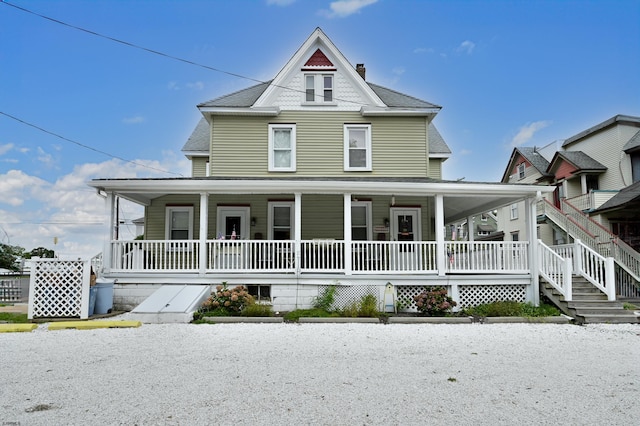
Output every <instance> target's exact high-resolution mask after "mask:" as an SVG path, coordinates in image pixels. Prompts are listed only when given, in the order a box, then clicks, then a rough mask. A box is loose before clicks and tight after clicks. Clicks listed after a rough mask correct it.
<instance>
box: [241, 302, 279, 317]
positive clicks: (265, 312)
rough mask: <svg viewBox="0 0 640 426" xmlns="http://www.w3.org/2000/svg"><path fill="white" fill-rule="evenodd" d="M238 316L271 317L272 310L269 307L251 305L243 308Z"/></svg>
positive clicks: (258, 304)
mask: <svg viewBox="0 0 640 426" xmlns="http://www.w3.org/2000/svg"><path fill="white" fill-rule="evenodd" d="M240 315H242V316H243V317H272V316H273V308H272V307H271V305H264V304H261V303H253V304H251V305H247V306H245V307H244V309H243V310H242V312H241V313H240Z"/></svg>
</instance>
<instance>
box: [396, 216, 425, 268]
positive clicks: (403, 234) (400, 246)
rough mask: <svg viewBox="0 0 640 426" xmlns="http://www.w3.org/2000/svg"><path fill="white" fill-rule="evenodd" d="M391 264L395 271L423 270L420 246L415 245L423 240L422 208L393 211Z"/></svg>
mask: <svg viewBox="0 0 640 426" xmlns="http://www.w3.org/2000/svg"><path fill="white" fill-rule="evenodd" d="M389 232H390V233H391V241H394V242H393V243H392V246H391V250H390V255H391V256H390V257H391V259H390V263H391V267H392V268H393V269H394V270H400V271H414V270H419V269H421V268H422V261H421V256H420V246H419V245H418V244H415V242H416V241H420V240H421V239H422V238H421V224H420V208H417V207H416V208H392V209H391V229H390V230H389Z"/></svg>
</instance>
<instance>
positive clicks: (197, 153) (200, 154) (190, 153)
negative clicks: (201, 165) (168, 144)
mask: <svg viewBox="0 0 640 426" xmlns="http://www.w3.org/2000/svg"><path fill="white" fill-rule="evenodd" d="M182 154H184V156H185V157H187V158H192V157H209V151H182Z"/></svg>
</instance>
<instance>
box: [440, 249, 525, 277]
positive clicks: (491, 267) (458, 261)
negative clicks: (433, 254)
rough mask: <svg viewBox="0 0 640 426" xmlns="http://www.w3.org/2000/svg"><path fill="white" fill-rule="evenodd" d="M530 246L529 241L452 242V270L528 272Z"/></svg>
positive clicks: (450, 269)
mask: <svg viewBox="0 0 640 426" xmlns="http://www.w3.org/2000/svg"><path fill="white" fill-rule="evenodd" d="M528 247H529V242H528V241H483V242H466V241H452V242H448V243H447V256H448V258H449V260H448V262H449V271H450V272H464V273H471V272H476V273H481V272H482V273H487V272H491V273H505V272H508V273H528V272H529V255H528Z"/></svg>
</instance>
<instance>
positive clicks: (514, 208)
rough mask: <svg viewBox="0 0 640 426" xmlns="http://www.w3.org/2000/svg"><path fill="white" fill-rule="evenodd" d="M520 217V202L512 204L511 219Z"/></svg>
mask: <svg viewBox="0 0 640 426" xmlns="http://www.w3.org/2000/svg"><path fill="white" fill-rule="evenodd" d="M517 218H518V203H514V204H511V220H515V219H517Z"/></svg>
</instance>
